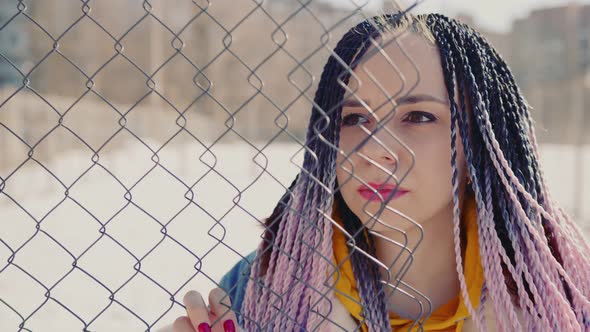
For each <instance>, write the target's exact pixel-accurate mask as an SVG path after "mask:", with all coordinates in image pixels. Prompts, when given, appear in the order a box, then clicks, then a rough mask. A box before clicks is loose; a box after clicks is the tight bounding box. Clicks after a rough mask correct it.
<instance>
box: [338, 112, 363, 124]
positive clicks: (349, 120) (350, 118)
mask: <svg viewBox="0 0 590 332" xmlns="http://www.w3.org/2000/svg"><path fill="white" fill-rule="evenodd" d="M358 119H361V121H364V122H361V123H359V120H358ZM368 122H369V120H368V119H367V118H366V117H365V116H364V115H362V114H359V113H351V114H348V115H346V116H345V117H344V118H342V126H346V127H350V126H358V125H359V124H363V123H368Z"/></svg>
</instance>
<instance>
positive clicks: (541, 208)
mask: <svg viewBox="0 0 590 332" xmlns="http://www.w3.org/2000/svg"><path fill="white" fill-rule="evenodd" d="M401 18H403V19H405V20H410V21H411V22H418V20H420V21H421V22H425V23H426V26H427V28H428V30H429V31H430V32H431V33H432V36H433V37H434V42H435V43H436V45H437V46H438V48H439V50H440V56H441V64H442V67H443V68H442V69H443V74H444V79H445V83H446V88H447V92H448V95H449V100H450V103H451V107H450V112H451V118H452V120H453V121H452V125H451V151H450V153H451V156H452V167H453V180H452V181H453V188H454V197H453V202H454V215H455V217H454V234H455V255H456V263H457V273H458V276H459V281H460V285H461V292H462V295H463V297H464V299H465V301H466V304H467V307H468V310H469V312H470V313H471V316H472V317H473V319H474V321H475V323H476V325H477V326H478V328H479V329H481V330H484V329H485V317H484V316H483V310H482V309H483V306H484V303H485V300H486V299H490V300H491V303H492V305H493V306H494V309H495V312H496V315H497V324H498V327H499V329H500V330H501V331H505V330H521V329H523V328H526V329H527V330H540V331H548V330H552V331H582V330H588V329H590V299H589V298H590V260H589V259H590V258H589V257H590V248H589V246H588V243H587V242H586V240H585V239H584V237H583V235H582V233H581V231H580V229H579V228H578V227H577V225H576V224H575V222H574V221H573V220H572V219H571V218H570V217H569V216H568V215H567V214H566V213H565V212H564V211H563V209H561V208H560V207H559V206H558V205H557V204H556V202H554V201H553V200H552V198H551V196H550V193H549V190H548V188H547V185H546V184H545V180H544V175H543V171H542V169H541V167H540V165H539V152H538V145H537V142H536V138H535V135H534V125H533V120H532V118H531V115H530V112H529V107H528V105H527V103H526V101H525V100H524V98H523V96H522V94H521V93H520V91H519V89H518V87H517V85H516V83H515V80H514V77H513V76H512V73H511V72H510V70H509V68H508V66H507V65H506V63H505V62H504V61H503V59H502V58H501V56H500V55H499V54H498V53H497V52H496V51H495V50H494V49H493V47H492V46H491V45H490V44H489V43H488V42H487V41H486V40H485V39H484V38H483V37H482V36H481V35H480V34H479V33H478V32H476V31H474V30H473V29H471V28H469V27H468V26H466V25H464V24H462V23H459V22H458V21H455V20H453V19H450V18H447V17H445V16H443V15H439V14H429V15H418V16H416V17H415V16H411V15H409V14H401V13H400V14H395V15H384V16H379V17H374V18H371V19H369V20H367V21H364V22H362V23H360V24H359V25H357V26H356V27H354V28H353V29H351V30H350V31H349V32H347V33H346V34H345V35H344V36H343V37H342V39H341V40H340V41H339V42H338V44H337V46H336V48H335V49H334V52H333V54H332V56H330V58H329V59H328V62H327V64H326V66H325V67H324V70H323V72H322V76H321V79H320V82H319V86H318V90H317V92H316V95H315V98H314V107H313V109H312V114H311V117H310V121H309V129H308V132H307V137H306V143H305V149H306V151H305V157H304V162H303V168H302V171H301V172H300V174H299V175H298V176H297V178H296V179H295V180H294V181H293V183H292V184H291V186H290V187H289V190H288V191H287V192H286V193H285V195H284V196H283V197H282V198H281V200H280V202H279V204H277V207H276V208H275V210H274V211H273V213H272V215H271V216H270V217H269V218H268V219H267V220H266V222H265V226H266V230H265V232H264V240H263V242H262V243H261V245H260V246H259V248H258V250H257V259H256V260H255V261H254V263H253V267H252V270H251V275H250V282H249V283H248V287H247V290H246V296H245V300H244V305H243V307H242V314H243V317H244V323H245V328H246V330H248V331H270V330H272V331H275V330H281V331H299V330H306V331H313V330H317V328H318V327H319V326H320V324H322V323H323V322H324V321H325V320H326V318H325V317H328V316H329V312H330V311H331V301H333V300H334V299H333V292H332V287H333V275H332V274H333V273H337V270H338V269H337V268H336V266H334V264H333V262H332V261H331V257H332V250H333V249H332V241H331V239H332V227H333V221H331V220H330V212H331V211H332V205H333V203H334V200H339V203H342V204H339V206H343V208H342V213H343V214H342V215H343V216H344V217H343V220H344V226H345V229H346V231H347V232H348V233H349V234H352V235H353V241H354V242H355V245H354V246H352V247H351V248H350V252H351V263H352V266H353V271H354V275H355V278H356V281H357V284H358V286H359V294H360V297H361V302H362V303H361V305H362V306H363V315H364V321H363V322H361V323H364V324H367V327H368V329H369V331H383V329H384V328H387V329H388V328H389V320H388V319H389V318H388V317H389V313H388V310H387V305H386V299H385V296H384V294H385V292H384V287H383V285H382V284H381V283H380V281H379V278H380V275H379V272H378V266H377V264H376V263H375V262H373V261H372V260H371V259H369V258H368V257H366V256H365V254H363V253H362V252H361V251H363V252H366V253H369V254H370V255H372V256H373V257H375V256H376V254H375V247H374V243H373V239H372V236H370V235H368V233H367V232H366V226H365V225H363V224H362V223H361V222H360V220H359V219H358V218H357V217H356V216H355V215H354V213H352V211H350V210H349V209H348V208H347V206H346V204H345V202H344V201H343V198H342V196H341V195H340V193H339V192H338V183H337V181H336V166H337V165H336V159H337V153H338V149H337V147H338V142H339V128H340V125H341V110H342V106H341V103H342V100H343V97H344V93H345V89H344V88H343V87H342V85H341V84H342V83H344V84H347V83H348V80H349V78H350V75H351V72H352V70H353V69H354V68H355V66H356V65H357V64H358V63H359V62H360V60H361V59H362V58H363V56H364V55H365V54H366V52H367V50H368V49H369V48H370V45H371V40H375V39H378V38H379V36H380V35H381V34H382V33H383V32H384V31H385V30H387V29H389V28H396V27H399V26H400V22H401V21H403V20H400V19H401ZM412 24H414V23H412ZM339 81H341V83H340V82H339ZM455 88H457V91H458V96H457V97H458V99H459V101H460V103H459V105H457V104H456V103H455V102H454V100H455ZM466 105H470V109H471V112H468V111H467V106H466ZM457 126H458V128H459V135H460V138H461V141H462V143H463V146H464V150H465V154H466V160H467V165H468V171H469V174H470V177H471V179H472V185H471V188H470V189H472V190H473V193H474V196H475V200H476V204H477V215H478V233H479V242H480V251H481V257H482V265H483V267H484V275H485V284H484V287H483V288H484V289H483V290H482V293H481V294H482V295H481V303H482V305H480V307H479V308H474V307H473V305H472V304H471V303H470V301H469V297H468V296H467V289H466V282H465V278H464V276H463V270H462V257H461V238H460V227H459V226H460V225H459V221H460V216H459V214H460V211H459V184H458V183H459V179H458V178H457V177H458V176H457V174H458V173H457V165H456V155H457V147H456V145H455V137H456V135H457ZM355 248H358V249H361V250H355ZM335 271H336V272H335ZM517 307H520V308H522V309H521V310H522V313H523V319H524V324H525V326H521V321H520V320H519V318H518V316H517V313H516V312H517V310H516V309H517Z"/></svg>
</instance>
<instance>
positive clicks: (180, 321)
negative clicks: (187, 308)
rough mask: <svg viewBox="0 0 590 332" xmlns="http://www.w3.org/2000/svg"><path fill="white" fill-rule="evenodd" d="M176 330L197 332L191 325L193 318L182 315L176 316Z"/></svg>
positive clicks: (179, 331) (174, 327) (178, 331)
mask: <svg viewBox="0 0 590 332" xmlns="http://www.w3.org/2000/svg"><path fill="white" fill-rule="evenodd" d="M172 328H173V329H174V332H195V329H193V326H192V325H191V320H190V318H188V317H187V316H180V317H178V318H176V320H175V321H174V324H172Z"/></svg>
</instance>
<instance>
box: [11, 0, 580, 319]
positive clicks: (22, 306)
mask: <svg viewBox="0 0 590 332" xmlns="http://www.w3.org/2000/svg"><path fill="white" fill-rule="evenodd" d="M413 5H416V7H415V8H414V10H412V12H414V13H420V12H441V13H444V14H447V15H450V16H453V17H456V18H459V19H460V20H462V21H464V22H466V23H468V24H470V25H472V26H473V27H475V28H476V29H477V30H479V31H481V32H482V33H483V34H484V35H485V36H486V37H487V38H488V39H489V40H490V41H491V43H492V44H493V45H494V46H495V47H496V49H497V50H498V51H499V52H500V53H501V54H502V55H503V57H504V58H505V59H506V61H507V62H508V64H509V65H510V67H511V69H512V70H513V73H514V74H515V76H516V79H517V81H518V83H519V86H520V88H521V89H522V91H523V93H524V95H525V97H526V99H527V101H528V102H529V104H530V105H531V106H532V108H533V110H532V114H533V117H534V119H535V121H536V130H537V136H538V139H539V143H540V144H541V154H542V155H541V157H542V166H543V167H544V170H545V174H546V176H547V179H548V181H549V186H550V187H551V188H552V190H553V192H554V198H555V199H556V200H557V201H559V202H560V203H561V204H562V206H564V208H565V209H566V210H567V211H568V212H570V213H571V214H572V215H573V216H574V218H575V219H576V220H577V221H578V223H579V225H580V227H582V228H583V229H584V231H585V232H586V234H587V235H588V236H590V208H589V207H588V204H586V203H587V202H588V199H589V198H590V174H589V173H590V171H589V170H588V165H590V147H589V145H588V144H589V140H590V133H589V129H590V110H589V109H590V93H589V92H590V91H589V90H590V1H580V2H575V3H574V2H567V1H557V0H554V1H532V0H528V1H519V2H517V3H516V2H514V1H508V0H503V1H498V0H496V1H493V2H492V1H460V0H446V1H443V0H438V1H437V0H427V1H423V2H422V3H419V4H416V3H415V2H414V1H409V0H408V1H399V2H390V1H385V2H381V1H364V2H363V1H352V0H329V1H328V0H325V1H319V0H317V1H316V0H314V1H303V0H267V1H254V0H209V1H206V0H194V1H189V0H168V1H163V0H153V1H140V0H101V1H94V0H88V1H75V0H50V1H16V0H12V1H9V0H0V225H1V226H2V227H0V330H1V331H12V330H19V329H20V328H23V329H32V330H35V331H37V330H39V331H55V330H62V331H69V330H79V329H81V328H88V329H91V330H96V331H101V330H108V331H119V330H121V331H134V330H149V329H152V328H157V327H161V326H163V325H166V324H169V323H171V322H172V321H173V320H174V318H175V317H176V316H179V315H181V314H182V308H181V307H180V306H179V305H178V302H179V301H180V302H181V299H182V295H183V294H184V292H185V291H187V290H188V289H197V290H199V291H202V292H208V290H210V289H211V288H212V287H214V285H215V282H216V281H218V280H219V278H220V277H221V276H222V275H223V273H225V271H227V269H229V268H230V267H231V266H232V265H233V263H235V262H236V261H237V260H238V259H240V258H241V257H240V256H245V255H247V254H248V253H250V252H251V251H252V250H254V249H255V248H256V245H257V244H258V243H259V242H260V238H259V235H260V233H261V230H262V227H261V225H260V222H261V220H262V218H265V217H267V216H268V215H269V214H270V213H271V211H272V209H273V208H274V206H275V205H276V203H277V201H278V199H279V198H280V196H281V195H282V194H283V193H284V191H285V189H286V187H288V185H289V184H290V183H291V181H292V180H293V178H294V176H295V175H296V174H297V173H298V171H299V168H298V165H300V163H301V160H302V157H303V152H302V151H301V149H300V148H301V144H302V142H304V138H305V132H306V129H307V121H308V120H309V112H310V110H311V101H312V99H313V96H314V93H315V89H316V85H317V82H318V79H319V75H320V73H321V69H322V67H323V65H324V63H325V61H326V59H327V57H328V55H329V53H330V49H331V48H332V47H333V46H334V45H335V42H336V41H337V40H338V39H339V38H340V36H341V35H342V33H344V31H346V30H347V29H348V28H350V27H351V26H353V25H354V24H356V23H357V22H359V21H360V20H362V19H364V18H366V17H368V16H372V15H375V14H380V13H383V12H391V11H394V10H397V8H400V7H401V8H407V7H409V6H413ZM89 299H91V300H89Z"/></svg>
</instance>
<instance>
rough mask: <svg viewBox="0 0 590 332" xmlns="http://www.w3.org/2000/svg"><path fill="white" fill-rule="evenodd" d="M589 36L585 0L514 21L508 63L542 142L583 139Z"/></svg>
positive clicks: (589, 121) (589, 124)
mask: <svg viewBox="0 0 590 332" xmlns="http://www.w3.org/2000/svg"><path fill="white" fill-rule="evenodd" d="M589 38H590V6H588V5H579V4H570V5H567V6H562V7H554V8H544V9H540V10H535V11H533V12H532V13H531V14H530V15H529V16H528V17H526V18H524V19H520V20H517V21H516V22H515V23H514V26H513V29H512V43H511V45H512V47H511V48H512V50H513V51H512V55H511V59H510V62H511V66H512V68H513V70H514V73H515V75H516V79H517V81H518V83H519V86H520V87H521V89H522V90H523V91H524V94H525V96H526V98H527V100H528V102H529V103H530V104H531V106H532V107H533V114H534V117H535V119H536V120H537V121H538V123H539V125H538V126H537V133H538V135H539V137H540V139H541V140H542V141H548V142H558V143H581V142H587V141H588V137H589V136H588V130H587V129H588V128H590V115H589V114H588V112H590V110H589V109H590V96H589V93H588V92H590V91H589V88H590V76H589V69H590V43H589Z"/></svg>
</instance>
